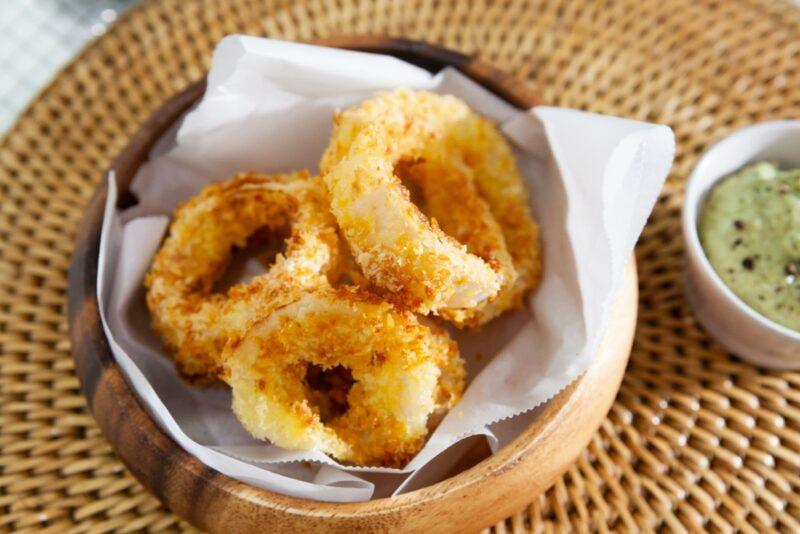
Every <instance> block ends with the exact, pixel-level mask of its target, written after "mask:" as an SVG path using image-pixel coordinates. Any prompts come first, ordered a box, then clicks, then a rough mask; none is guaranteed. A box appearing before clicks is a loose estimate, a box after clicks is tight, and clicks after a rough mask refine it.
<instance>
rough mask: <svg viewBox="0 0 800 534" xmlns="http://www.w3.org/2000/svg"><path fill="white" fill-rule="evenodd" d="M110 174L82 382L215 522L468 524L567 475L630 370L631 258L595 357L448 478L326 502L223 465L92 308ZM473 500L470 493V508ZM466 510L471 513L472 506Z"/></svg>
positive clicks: (383, 45) (414, 54)
mask: <svg viewBox="0 0 800 534" xmlns="http://www.w3.org/2000/svg"><path fill="white" fill-rule="evenodd" d="M324 44H327V45H330V46H339V47H344V48H352V49H358V50H364V51H369V52H380V53H387V54H392V55H395V56H397V57H400V58H402V59H404V60H406V61H410V62H412V63H415V64H417V65H420V66H422V67H424V68H427V69H428V70H431V71H436V70H439V69H441V68H442V67H444V66H446V65H453V66H455V67H457V68H458V69H459V70H461V71H462V72H464V73H465V74H466V75H467V76H470V77H471V78H473V79H474V80H476V81H478V82H479V83H481V84H482V85H484V86H485V87H486V88H488V89H489V90H491V91H493V92H495V93H496V94H498V95H499V96H501V97H503V98H505V99H506V100H508V101H509V102H511V103H513V104H514V105H517V106H519V107H523V108H525V107H530V106H532V105H535V104H537V103H539V100H538V98H537V96H536V95H535V94H534V93H533V91H532V90H531V89H530V87H528V86H527V85H526V84H525V83H523V82H521V81H519V80H517V79H515V78H513V77H510V76H508V75H506V74H503V73H501V72H499V71H497V70H496V69H494V68H492V67H491V66H489V65H487V64H485V63H483V62H480V61H477V60H475V59H474V58H472V57H469V56H465V55H462V54H459V53H456V52H452V51H449V50H447V49H444V48H439V47H433V46H430V45H426V44H424V43H420V42H415V41H408V40H400V39H386V38H378V37H359V38H351V39H335V40H329V41H325V42H324ZM203 87H204V86H203V82H202V81H201V82H197V83H195V84H193V85H191V86H190V87H188V88H187V89H186V90H185V91H184V92H182V93H181V94H179V95H178V96H177V97H175V98H173V99H172V100H170V101H169V102H167V103H166V104H165V105H164V106H163V107H162V108H161V109H159V110H158V111H157V112H156V113H155V114H154V115H153V116H152V117H151V118H150V119H149V120H148V121H147V122H146V123H145V124H144V125H143V127H142V129H141V130H140V131H139V132H138V133H137V134H136V135H135V136H134V137H133V138H132V140H131V142H130V143H129V144H128V145H127V146H126V148H125V149H124V150H123V152H122V153H121V154H120V156H119V157H118V158H117V159H116V160H115V161H114V163H113V165H112V168H113V169H114V170H115V171H116V173H117V175H118V178H119V183H120V188H121V191H123V192H125V191H126V190H127V186H128V184H129V182H130V180H131V178H132V177H133V175H134V174H135V171H136V169H137V168H138V167H139V165H141V163H142V162H143V161H144V160H145V159H146V155H147V153H148V151H149V149H150V147H151V146H152V144H153V142H154V141H155V140H156V139H157V138H158V136H159V135H160V134H161V133H163V131H164V130H165V129H166V128H167V127H168V126H169V125H170V124H171V123H172V122H173V121H174V120H175V119H176V118H177V117H179V116H180V114H181V113H183V112H184V111H185V110H186V109H187V108H188V106H190V105H191V103H192V102H194V101H195V100H196V99H197V98H199V96H200V95H201V94H202V91H203ZM106 194H107V190H106V184H105V183H104V182H101V186H100V187H99V188H98V190H97V192H96V193H95V196H94V198H93V199H92V201H91V203H90V205H89V207H88V209H87V211H86V214H85V217H84V220H83V223H82V225H81V229H80V230H79V233H78V239H77V242H76V247H75V253H74V255H73V260H72V265H71V268H70V274H69V319H70V337H71V340H72V346H73V354H74V358H75V362H76V367H77V371H78V376H79V378H80V381H81V386H82V389H83V391H84V393H85V394H86V396H87V398H88V400H89V404H90V407H91V409H92V412H93V415H94V417H95V419H96V420H97V422H98V424H99V426H100V428H101V429H102V431H103V433H104V435H105V436H106V437H107V439H108V440H109V442H110V443H111V445H112V447H113V448H114V450H115V451H116V452H117V454H118V455H119V456H120V457H121V458H122V460H123V462H124V463H125V464H126V465H127V466H128V467H129V468H130V470H131V472H132V473H133V474H134V475H135V476H136V477H137V478H138V479H139V480H140V481H141V482H142V484H144V485H145V486H146V487H147V488H148V489H149V490H150V491H151V492H152V493H153V494H155V495H156V496H157V497H158V498H159V499H161V500H162V501H163V502H164V503H165V504H166V505H167V506H169V507H170V508H171V509H172V510H173V511H175V512H176V513H178V514H179V515H181V516H183V517H185V518H186V519H188V520H189V521H190V522H191V523H193V524H194V525H196V526H198V527H200V528H202V529H204V530H208V531H211V532H256V531H259V532H260V531H264V530H270V531H281V532H308V531H319V532H322V531H325V532H338V531H340V532H349V531H352V530H355V529H358V530H368V531H388V530H405V531H410V532H429V531H431V529H432V528H433V527H434V526H435V527H436V529H437V530H441V531H450V532H456V531H459V530H465V529H466V530H473V529H475V528H478V527H480V526H484V525H489V524H491V523H493V522H494V521H496V520H498V519H500V518H502V517H506V516H507V515H509V514H510V513H512V512H514V511H515V510H517V509H519V508H520V507H521V506H523V505H524V504H525V503H528V502H530V501H531V499H533V498H534V497H535V496H536V495H537V494H539V493H541V492H542V491H544V490H546V489H547V487H548V486H549V485H550V484H551V483H552V482H553V481H554V480H555V479H556V478H557V477H558V476H560V475H561V474H562V473H563V472H564V471H565V470H566V469H567V468H568V467H569V465H570V464H571V463H572V461H573V460H574V459H575V457H576V456H577V455H578V454H579V453H580V451H581V450H582V449H583V448H584V447H585V446H586V444H587V443H588V442H589V440H590V439H591V436H592V435H593V434H594V432H595V430H596V429H597V427H598V426H599V425H600V423H601V421H602V420H603V418H604V417H605V415H606V413H607V412H608V410H609V408H610V406H611V403H612V402H613V399H614V396H615V394H616V391H617V389H618V387H619V383H620V381H621V378H622V374H623V372H624V368H625V365H626V362H627V357H628V354H629V351H630V346H631V341H632V338H633V330H634V326H635V322H636V303H637V285H636V280H637V278H636V272H635V264H634V262H633V260H632V261H631V265H630V267H629V269H628V272H627V276H626V282H625V287H624V289H623V291H622V292H621V294H620V295H619V296H618V299H617V302H616V303H615V306H614V312H613V319H612V326H611V328H609V334H608V335H607V336H606V338H605V339H604V341H603V343H602V346H601V349H600V351H599V352H598V354H597V356H596V359H595V362H594V364H593V365H592V368H591V369H590V370H589V372H587V374H586V375H585V376H584V377H583V378H581V379H580V380H578V381H576V382H575V383H573V384H572V385H571V386H570V387H569V388H567V389H565V390H564V391H563V392H561V393H560V394H559V395H558V396H557V397H556V398H554V399H553V400H552V401H551V402H550V403H548V405H547V406H546V407H545V408H544V410H543V411H542V413H541V416H540V417H538V418H537V419H536V421H535V422H534V423H533V424H532V425H531V427H530V428H528V429H527V430H526V431H525V432H524V433H523V434H522V435H520V436H519V437H518V438H517V439H515V440H514V441H513V442H512V443H511V444H509V445H508V446H507V447H505V448H503V449H502V450H501V451H500V452H499V453H498V454H496V455H494V456H492V457H490V458H488V459H486V460H484V461H483V462H480V463H479V464H478V465H476V466H474V467H472V468H470V469H468V470H466V471H464V472H462V473H460V474H458V475H456V476H453V477H451V478H449V479H447V480H445V481H442V482H439V483H437V484H434V485H432V486H429V487H427V488H424V489H422V490H418V491H414V492H411V493H408V494H405V495H402V496H398V497H393V498H390V499H378V500H375V501H370V502H366V503H345V504H339V503H322V502H315V501H308V500H304V499H297V498H292V497H287V496H284V495H279V494H276V493H273V492H269V491H266V490H262V489H258V488H254V487H251V486H248V485H246V484H243V483H241V482H238V481H236V480H234V479H231V478H229V477H226V476H224V475H222V474H221V473H219V472H217V471H215V470H213V469H211V468H209V467H207V466H205V465H204V464H202V463H201V462H200V461H199V460H197V459H195V458H194V457H192V456H191V455H189V454H187V453H186V452H185V451H183V449H181V448H180V447H179V446H178V445H177V444H176V443H175V442H174V441H173V440H172V439H171V438H169V436H167V435H166V434H165V433H164V432H163V431H161V429H160V428H158V427H157V425H156V424H155V423H154V422H153V420H152V419H151V418H150V417H149V415H148V414H147V412H146V411H145V410H144V409H143V407H142V405H141V404H140V403H139V401H138V400H137V399H136V397H135V395H134V393H133V391H132V390H131V388H130V387H129V385H128V384H127V382H126V381H125V379H124V377H123V376H122V373H121V371H120V369H119V367H118V366H117V365H116V363H115V361H114V359H113V356H112V354H111V352H110V350H109V347H108V342H107V340H106V338H105V336H104V334H103V331H102V328H101V325H100V321H99V315H98V312H97V300H96V290H97V288H96V280H97V255H98V251H99V237H100V226H101V222H102V209H103V204H104V201H105V198H106ZM466 503H468V504H469V507H468V508H465V506H463V505H465V504H466ZM467 509H468V510H469V513H468V514H466V513H464V512H465V510H467Z"/></svg>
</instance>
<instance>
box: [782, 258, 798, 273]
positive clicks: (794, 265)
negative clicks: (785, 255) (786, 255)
mask: <svg viewBox="0 0 800 534" xmlns="http://www.w3.org/2000/svg"><path fill="white" fill-rule="evenodd" d="M784 270H785V271H786V274H788V275H789V276H797V274H798V273H800V262H796V261H792V262H789V263H787V264H786V267H784Z"/></svg>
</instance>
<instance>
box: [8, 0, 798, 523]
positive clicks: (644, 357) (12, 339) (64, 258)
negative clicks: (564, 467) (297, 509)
mask: <svg viewBox="0 0 800 534" xmlns="http://www.w3.org/2000/svg"><path fill="white" fill-rule="evenodd" d="M234 32H242V33H250V34H258V35H269V36H272V37H279V38H285V39H303V40H307V39H313V38H318V37H329V36H334V35H345V34H349V35H353V34H389V35H393V36H405V37H410V38H415V39H423V40H427V41H430V42H433V43H437V44H441V45H444V46H448V47H451V48H454V49H457V50H460V51H463V52H467V53H475V54H478V55H479V56H481V57H482V58H484V59H486V60H488V61H490V62H492V63H494V64H496V65H497V66H499V67H500V68H503V69H505V70H507V71H510V72H512V73H514V74H516V75H518V76H520V77H524V78H526V79H528V80H530V82H531V83H533V84H534V85H535V87H536V88H537V89H538V91H539V92H540V94H541V95H542V98H543V100H544V101H546V102H548V103H552V104H555V105H561V106H569V107H575V108H581V109H588V110H592V111H597V112H601V113H611V114H616V115H622V116H626V117H632V118H637V119H643V120H648V121H653V122H659V123H665V124H669V125H670V126H672V128H673V129H674V130H675V134H676V136H677V140H678V152H677V159H676V162H675V166H674V167H673V170H672V174H671V176H670V178H669V181H668V184H667V186H666V187H665V189H664V192H663V194H662V196H661V198H660V200H659V202H658V204H657V206H656V209H655V212H654V214H653V216H652V217H651V220H650V222H649V224H648V226H647V228H646V229H645V232H644V235H643V236H642V238H641V241H640V243H639V245H638V247H637V258H638V262H639V272H640V290H641V302H640V309H639V317H640V318H639V325H638V329H637V334H636V341H635V344H634V349H633V355H632V359H631V363H630V365H629V368H628V370H627V373H626V376H625V380H624V382H623V385H622V389H621V390H620V392H619V395H618V398H617V401H616V403H615V405H614V407H613V408H612V410H611V413H610V414H609V416H608V418H607V419H606V421H605V422H604V423H603V425H602V427H601V429H600V431H599V432H598V433H597V435H596V436H595V438H594V440H593V442H592V443H591V445H590V446H589V448H588V449H587V450H586V451H585V452H584V454H583V455H582V456H581V458H580V460H579V461H578V462H577V463H576V464H575V465H574V466H573V467H572V468H571V469H570V470H569V471H568V472H567V473H566V474H565V475H564V477H563V478H562V479H561V480H560V481H558V482H557V483H556V484H555V485H554V486H553V488H552V489H551V490H550V491H548V492H547V493H546V494H545V495H542V496H540V497H538V498H535V499H532V502H531V504H530V505H529V506H528V507H526V508H525V509H523V510H520V511H519V512H518V513H517V514H515V515H514V516H513V517H510V518H508V519H507V520H506V521H505V522H503V523H500V524H498V525H496V526H495V527H494V528H495V529H496V530H497V531H499V532H505V531H515V532H516V531H524V530H527V529H533V530H550V529H560V528H563V527H569V526H570V525H571V526H573V527H575V528H576V529H578V530H584V529H585V530H595V529H596V530H606V529H626V530H636V529H647V530H649V529H654V528H667V529H674V530H693V529H694V530H696V529H708V530H714V531H717V530H719V531H730V530H733V529H734V528H740V529H742V530H745V531H751V532H756V531H759V532H763V531H765V530H771V529H777V530H781V531H792V532H800V373H788V372H783V373H778V372H768V371H764V370H760V369H757V368H754V367H752V366H750V365H747V364H744V363H742V362H740V361H739V360H737V359H735V358H734V357H732V356H730V355H728V354H727V353H726V352H725V351H724V350H722V349H721V348H720V347H719V346H718V345H717V344H716V343H715V342H714V341H713V340H712V339H710V338H709V337H708V335H706V334H705V332H704V331H703V330H702V329H701V328H700V327H699V326H698V325H697V324H696V322H695V321H694V319H693V317H692V315H691V312H690V310H689V309H688V307H687V304H686V301H685V299H684V296H683V289H684V288H683V281H682V277H681V267H682V261H683V260H682V258H683V244H682V241H681V232H680V219H679V213H680V207H681V200H682V190H683V186H682V184H683V181H684V180H685V179H686V176H687V175H688V173H689V172H690V170H691V168H692V165H693V164H694V162H695V160H696V158H697V156H698V155H699V154H700V153H701V152H702V151H703V150H704V149H705V148H706V147H708V146H709V144H711V143H713V142H714V141H715V140H717V139H719V138H720V137H721V136H723V135H725V134H727V133H728V132H730V131H732V130H734V129H737V128H739V127H742V126H744V125H747V124H750V123H753V122H756V121H761V120H767V119H775V118H798V117H800V11H799V10H797V9H796V8H794V7H792V6H791V5H790V4H788V3H785V4H784V3H781V2H778V1H774V0H764V1H758V0H750V1H746V0H741V1H731V0H729V1H695V0H672V1H663V0H619V1H595V2H591V3H586V4H583V3H578V2H574V1H569V0H563V1H561V2H557V1H552V2H551V1H540V2H523V1H515V0H506V1H502V2H485V1H484V2H476V3H472V4H471V7H470V5H468V3H467V2H460V1H457V0H452V1H408V2H402V1H399V0H398V1H385V2H384V1H378V2H371V1H369V2H368V1H357V0H332V1H325V0H318V1H304V2H298V1H267V0H258V1H253V0H231V1H227V2H221V1H217V2H214V1H202V0H189V1H186V0H169V1H161V2H155V1H151V2H146V3H145V4H144V5H142V6H141V7H139V8H137V9H134V10H133V11H132V12H130V13H129V14H128V15H126V16H125V17H123V18H122V19H121V20H120V21H119V22H118V23H117V24H116V25H114V26H113V27H112V28H111V30H110V31H109V32H108V33H107V34H106V35H105V36H104V37H102V38H101V39H100V40H99V41H97V42H95V43H94V44H92V45H91V46H90V47H89V48H88V49H86V50H85V51H84V52H83V53H82V54H81V55H80V56H79V57H78V58H77V59H76V60H75V61H74V62H73V63H72V64H71V65H70V66H69V67H68V68H67V69H66V70H65V71H64V72H62V73H61V74H60V75H59V76H58V77H57V78H56V80H55V81H54V82H53V84H52V85H51V86H50V87H49V88H47V89H46V90H45V91H44V92H43V93H42V94H41V95H40V96H39V97H38V98H37V99H36V100H35V101H34V102H33V104H32V105H31V107H30V108H29V109H28V110H27V111H26V112H25V113H24V114H23V115H22V116H21V117H20V119H19V120H18V122H17V123H16V125H15V126H14V127H13V128H12V129H11V130H10V131H9V133H8V134H7V135H6V137H5V138H4V139H3V140H2V143H1V144H0V199H2V202H0V393H1V394H2V401H1V402H2V406H1V407H0V530H14V531H21V530H23V529H26V528H27V529H31V530H37V531H40V530H42V529H44V528H47V529H51V530H53V531H58V532H61V531H64V530H70V529H74V530H75V531H81V532H82V531H97V532H101V531H110V530H140V529H150V530H170V529H176V530H181V529H187V528H189V527H188V525H186V524H185V523H183V522H182V521H180V520H179V519H178V518H176V517H175V516H174V515H172V514H170V512H169V511H167V510H166V509H164V508H163V507H162V506H161V505H160V504H159V503H158V501H156V499H155V498H153V497H152V496H150V495H149V494H148V493H146V492H145V491H144V490H143V489H142V488H141V487H140V486H139V485H138V483H137V482H136V481H135V480H134V479H133V478H132V476H131V475H130V474H128V473H127V472H126V470H125V469H124V467H123V466H122V465H121V464H120V462H119V461H118V460H117V459H116V458H115V456H114V454H113V453H112V452H111V450H110V448H109V447H108V445H107V444H106V443H105V441H104V439H103V437H102V436H101V435H100V433H99V431H98V429H97V428H96V426H95V424H94V422H93V420H92V417H91V415H90V414H89V413H88V412H87V411H86V407H85V403H84V399H83V396H82V395H81V392H80V390H79V388H78V381H77V379H76V377H75V375H74V373H73V363H72V359H71V357H70V347H69V343H68V341H67V331H66V328H67V327H66V309H65V305H66V271H67V267H68V265H69V259H70V254H71V248H72V243H73V239H74V234H75V230H76V228H77V225H78V222H79V221H80V219H81V215H82V213H83V210H82V208H83V206H84V205H85V203H86V202H87V200H88V198H89V196H90V195H91V193H92V191H93V190H94V187H95V185H96V184H97V182H98V180H99V179H100V177H101V174H102V170H103V169H104V168H105V167H106V166H107V164H108V163H109V160H110V159H111V157H113V155H114V154H115V153H117V152H118V151H119V150H120V149H121V147H122V146H123V145H124V143H125V142H126V139H127V137H128V136H129V135H130V134H131V133H132V132H134V131H135V130H136V128H137V126H138V125H139V124H141V122H142V121H143V120H144V119H145V118H146V117H147V115H148V114H149V113H150V111H152V110H153V109H154V108H155V107H156V106H158V105H159V104H160V103H161V102H163V101H164V99H166V98H167V97H169V96H170V95H171V94H173V93H175V92H176V91H178V90H180V89H182V88H183V87H185V86H186V85H187V84H188V83H189V82H190V81H193V80H196V79H198V78H199V77H201V76H202V75H203V73H204V71H205V69H206V68H207V67H208V64H209V61H210V57H211V54H210V53H211V50H212V47H213V46H214V44H215V43H216V42H217V41H218V40H219V39H220V38H221V37H222V36H224V35H225V34H228V33H234ZM465 513H467V512H465Z"/></svg>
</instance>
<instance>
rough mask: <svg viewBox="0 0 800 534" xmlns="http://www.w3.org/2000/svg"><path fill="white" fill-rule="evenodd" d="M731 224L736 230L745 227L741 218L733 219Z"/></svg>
mask: <svg viewBox="0 0 800 534" xmlns="http://www.w3.org/2000/svg"><path fill="white" fill-rule="evenodd" d="M733 226H735V227H736V229H737V230H744V229H745V224H744V221H743V220H741V219H736V220H735V221H733Z"/></svg>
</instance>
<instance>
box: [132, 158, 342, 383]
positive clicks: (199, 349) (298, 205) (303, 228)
mask: <svg viewBox="0 0 800 534" xmlns="http://www.w3.org/2000/svg"><path fill="white" fill-rule="evenodd" d="M319 191H320V184H319V182H318V181H316V179H311V178H310V177H309V175H308V173H307V172H305V171H302V172H298V173H293V174H288V175H280V174H279V175H260V174H255V173H242V174H239V175H237V176H236V177H235V178H233V179H231V180H229V181H227V182H224V183H220V184H214V185H210V186H208V187H206V188H205V189H203V191H202V192H201V193H200V194H199V195H197V196H196V197H193V198H192V199H190V200H188V201H187V202H185V203H184V204H183V205H181V206H180V207H179V208H178V209H177V210H176V212H175V216H174V219H173V222H172V224H171V226H170V229H169V234H168V236H167V238H166V239H165V241H164V243H163V244H162V246H161V249H160V250H159V251H158V253H157V254H156V256H155V258H154V260H153V264H152V266H151V268H150V271H149V272H148V274H147V277H146V278H145V287H146V288H147V304H148V307H149V308H150V311H151V315H152V323H153V328H154V329H155V330H156V332H157V333H158V334H159V335H160V336H161V339H162V341H163V343H164V346H165V347H166V349H167V350H168V351H169V352H170V354H172V356H173V358H174V360H175V365H176V367H177V369H178V370H179V371H180V372H181V374H183V375H184V376H186V377H187V378H189V379H190V380H192V381H194V382H200V383H202V382H213V381H214V380H216V377H217V374H218V372H219V363H218V357H219V354H221V352H222V349H223V348H224V346H225V343H226V342H227V341H228V339H229V338H231V337H235V335H236V333H237V332H241V331H242V329H244V328H246V326H247V325H248V324H249V323H250V322H252V321H253V320H255V319H257V318H260V317H261V316H262V315H263V314H265V313H268V312H269V311H270V310H271V309H273V308H274V307H275V306H278V305H280V304H282V303H285V302H287V300H289V299H291V293H292V291H291V290H292V288H296V287H300V288H302V287H309V286H315V285H318V284H319V283H322V282H323V281H324V275H325V274H326V273H327V271H328V270H330V269H333V268H334V266H335V265H336V262H337V261H338V248H339V243H338V236H337V233H336V226H335V221H333V218H332V217H331V215H330V214H329V212H328V210H327V209H326V206H325V202H324V199H323V198H321V197H320V194H319ZM286 225H290V226H291V235H290V237H289V238H288V241H287V247H286V253H285V254H284V255H279V256H278V257H277V258H276V262H275V265H274V266H273V267H272V268H271V269H270V271H269V272H268V273H266V274H264V275H261V276H258V277H256V278H254V279H253V280H251V281H249V282H247V283H244V284H238V285H236V286H233V287H232V288H230V289H229V290H228V291H227V293H226V294H219V293H214V292H213V285H214V282H215V281H216V280H217V279H218V278H219V276H221V275H222V274H223V272H224V270H225V268H226V266H227V264H228V262H229V261H230V259H231V254H232V249H233V248H234V247H243V246H244V245H245V244H246V243H247V239H248V237H249V236H250V235H251V234H253V233H254V232H255V231H256V230H259V229H261V228H265V227H266V228H272V229H278V228H281V227H284V226H286Z"/></svg>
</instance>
